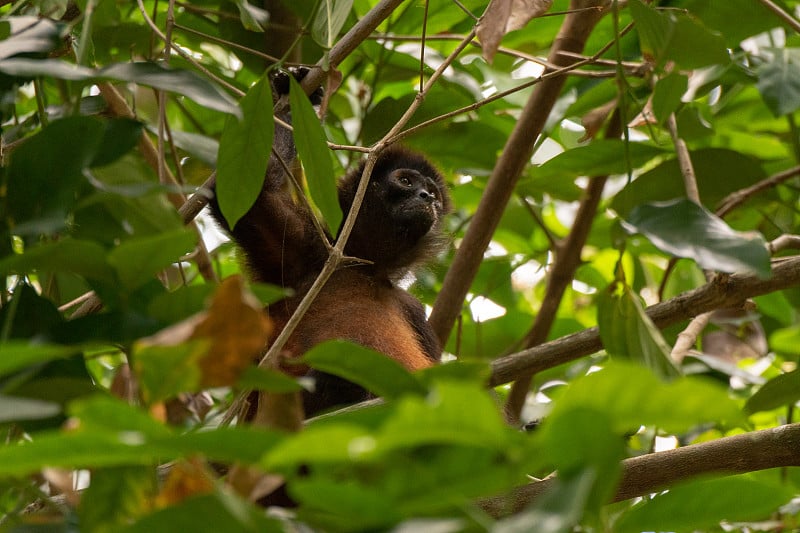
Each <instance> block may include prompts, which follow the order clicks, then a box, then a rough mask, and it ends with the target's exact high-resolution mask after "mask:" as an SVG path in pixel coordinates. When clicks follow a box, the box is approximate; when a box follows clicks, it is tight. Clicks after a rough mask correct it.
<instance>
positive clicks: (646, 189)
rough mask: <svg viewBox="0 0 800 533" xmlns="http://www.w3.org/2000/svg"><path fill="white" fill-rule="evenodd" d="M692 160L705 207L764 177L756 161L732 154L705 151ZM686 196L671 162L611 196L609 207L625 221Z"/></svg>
mask: <svg viewBox="0 0 800 533" xmlns="http://www.w3.org/2000/svg"><path fill="white" fill-rule="evenodd" d="M691 158H692V165H693V166H694V171H695V174H696V176H697V187H698V188H699V189H700V198H701V199H702V200H703V203H704V204H705V205H709V206H714V205H717V203H719V201H720V200H722V199H723V198H724V197H725V196H726V195H727V194H729V193H731V192H733V191H736V190H739V189H743V188H745V187H749V186H751V185H752V184H753V183H755V182H756V181H758V180H761V179H763V178H765V177H766V173H765V172H764V169H763V168H762V167H761V164H760V163H759V161H758V160H756V159H755V158H753V157H750V156H747V155H744V154H741V153H739V152H737V151H735V150H729V149H722V148H705V149H701V150H694V151H692V153H691ZM764 194H765V195H769V194H770V193H768V192H767V193H764ZM685 195H686V190H685V189H684V186H683V179H682V178H681V171H680V167H679V165H678V160H677V158H672V159H669V160H667V161H664V162H663V163H660V164H658V165H656V166H655V167H654V168H653V169H651V170H648V171H647V172H645V173H644V174H642V175H640V176H639V177H637V178H636V179H635V180H633V182H631V183H629V184H628V185H626V186H625V188H623V189H622V190H621V191H620V192H619V193H617V194H616V196H614V199H613V200H612V201H611V207H612V208H613V209H614V210H615V211H616V212H617V213H619V214H620V215H621V216H623V217H625V216H627V215H628V214H629V213H630V212H631V210H632V209H633V208H634V207H636V206H638V205H641V204H645V203H647V202H656V201H664V200H672V199H673V198H678V197H680V196H685Z"/></svg>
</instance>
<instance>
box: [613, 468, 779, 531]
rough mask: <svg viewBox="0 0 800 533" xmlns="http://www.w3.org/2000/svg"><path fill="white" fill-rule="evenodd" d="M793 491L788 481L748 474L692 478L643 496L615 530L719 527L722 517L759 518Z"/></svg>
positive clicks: (682, 529) (771, 510) (730, 518)
mask: <svg viewBox="0 0 800 533" xmlns="http://www.w3.org/2000/svg"><path fill="white" fill-rule="evenodd" d="M792 495H793V491H792V490H791V488H790V487H789V486H788V485H782V486H781V485H773V484H767V483H764V482H762V481H758V480H756V479H752V478H751V477H749V476H747V475H744V476H734V477H727V478H723V479H710V480H708V479H706V480H695V481H689V482H686V483H683V484H681V485H679V486H676V487H672V488H670V490H669V491H668V492H665V493H661V494H657V495H655V496H654V497H653V498H650V499H645V500H642V501H641V502H640V503H639V505H638V506H636V507H634V508H633V509H631V510H630V511H628V512H627V513H625V514H623V515H622V517H621V518H620V520H618V521H617V522H616V523H615V525H614V530H615V531H619V532H621V533H625V532H629V531H630V532H639V531H689V530H692V531H696V530H698V529H705V528H706V527H708V528H712V527H716V526H717V524H719V522H720V521H723V520H725V521H730V522H741V521H746V520H758V519H761V518H763V517H765V516H768V515H769V514H770V513H772V512H773V511H774V510H775V509H776V508H778V507H779V506H780V505H782V504H784V503H786V502H788V501H789V499H791V497H792Z"/></svg>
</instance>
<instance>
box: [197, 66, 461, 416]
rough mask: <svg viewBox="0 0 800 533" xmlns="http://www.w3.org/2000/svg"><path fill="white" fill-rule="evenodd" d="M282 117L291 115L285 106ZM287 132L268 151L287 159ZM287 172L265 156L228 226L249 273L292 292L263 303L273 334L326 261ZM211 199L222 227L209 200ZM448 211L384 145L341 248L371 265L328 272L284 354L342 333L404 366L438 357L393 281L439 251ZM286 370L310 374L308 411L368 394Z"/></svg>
mask: <svg viewBox="0 0 800 533" xmlns="http://www.w3.org/2000/svg"><path fill="white" fill-rule="evenodd" d="M284 76H285V75H284ZM284 81H287V80H285V79H283V80H282V79H281V78H280V77H278V78H276V79H273V88H274V89H275V92H276V93H280V92H281V91H282V90H285V87H288V83H283V82H284ZM276 96H277V95H276ZM312 102H314V96H313V95H312ZM283 118H284V120H290V119H291V117H290V115H289V114H288V113H286V114H284V115H283ZM288 133H289V132H288V131H287V130H285V129H284V128H278V131H276V135H275V150H276V151H277V152H278V153H279V154H280V155H281V156H282V157H283V158H284V159H285V160H286V162H287V163H291V162H293V160H294V159H295V157H296V152H295V148H294V142H293V140H292V138H291V135H287V134H288ZM363 169H364V163H362V164H361V165H359V167H358V168H356V169H355V170H353V171H351V172H349V173H348V174H347V175H346V176H345V177H344V178H343V179H342V180H341V182H340V183H339V204H340V205H341V207H342V211H343V212H344V213H345V215H346V214H347V213H348V211H349V209H350V207H351V205H352V203H353V199H354V196H355V193H356V189H357V187H358V183H359V180H360V178H361V174H362V172H363ZM284 174H285V173H284V170H283V166H282V165H280V164H279V163H278V161H277V159H276V158H275V157H274V155H273V156H271V157H270V163H269V165H268V169H267V175H266V178H265V181H264V188H263V191H262V193H261V195H260V196H259V198H258V199H257V200H256V202H255V204H254V205H253V207H252V208H251V209H250V210H249V211H248V213H247V214H246V215H245V216H244V217H243V218H242V219H241V220H240V221H239V222H238V223H237V224H236V227H235V228H233V231H230V230H229V232H230V233H231V234H232V236H233V238H234V240H235V241H236V242H237V243H238V245H239V247H240V248H241V250H242V251H243V252H244V259H245V263H246V265H247V268H248V270H249V271H250V274H251V276H252V278H253V279H254V280H256V281H260V282H266V283H272V284H275V285H280V286H283V287H288V288H291V289H293V290H294V292H295V294H294V295H293V296H291V297H289V298H286V299H284V300H282V301H280V302H277V303H275V304H272V305H270V306H269V307H268V308H267V312H268V313H269V314H270V317H271V318H272V320H273V321H274V322H275V325H276V326H277V327H276V333H275V334H276V335H277V332H278V331H280V330H281V329H282V328H283V327H284V326H285V324H286V321H287V320H288V319H289V317H290V316H291V314H292V313H293V312H294V310H295V309H296V308H297V305H298V304H299V302H300V300H301V299H302V297H303V295H305V293H306V292H307V291H308V289H309V288H310V286H311V284H312V283H313V281H314V279H315V278H316V277H317V275H318V274H319V272H320V270H321V268H322V266H323V264H324V263H325V260H326V259H327V250H326V247H325V244H324V243H323V242H322V240H321V238H320V236H319V234H318V233H317V232H316V231H315V229H314V226H313V224H312V219H311V216H310V214H309V213H308V212H307V210H306V209H304V208H303V207H301V206H299V205H298V204H296V203H295V202H294V201H293V198H292V195H291V194H290V193H289V192H288V191H287V190H286V187H285V181H286V180H285V177H284ZM211 206H212V212H213V213H214V216H215V217H216V218H217V220H218V221H219V222H220V224H222V225H223V226H224V227H226V229H227V226H226V224H225V222H224V219H223V218H222V215H221V213H220V212H219V208H218V206H217V204H216V202H215V201H212V202H211ZM449 209H450V200H449V198H448V195H447V190H446V187H445V182H444V179H443V178H442V176H441V175H440V174H439V172H438V171H437V170H436V169H435V168H434V167H433V166H432V165H431V164H430V163H429V162H428V161H427V160H426V159H425V158H424V157H423V156H421V155H419V154H417V153H415V152H411V151H409V150H406V149H404V148H399V147H393V148H389V149H387V150H385V151H384V152H383V153H382V154H381V155H380V157H379V159H378V161H377V164H376V165H375V167H374V169H373V172H372V176H371V179H370V183H369V185H368V189H367V193H366V196H365V198H364V202H363V204H362V206H361V210H360V212H359V215H358V219H357V221H356V224H355V226H354V229H353V232H352V234H351V235H350V238H349V239H348V242H347V245H346V247H345V254H346V255H349V256H353V257H358V258H361V259H366V260H368V261H370V262H371V264H368V265H366V264H365V265H358V266H350V267H346V268H343V269H340V270H338V271H337V272H335V273H334V274H333V275H332V276H331V278H330V279H329V280H328V282H327V283H326V284H325V287H324V288H323V289H322V291H321V292H320V294H319V296H318V297H317V299H316V300H315V302H314V304H313V306H312V308H311V309H310V310H309V312H308V313H307V314H306V315H305V317H304V318H303V320H302V321H301V322H300V324H299V326H298V328H297V329H296V330H295V332H294V333H293V334H292V336H291V338H290V339H289V342H288V343H287V345H286V347H285V348H284V355H285V356H287V357H290V358H292V357H298V356H300V355H302V354H303V353H305V352H306V351H308V350H309V349H310V348H311V347H313V346H314V345H316V344H318V343H320V342H323V341H325V340H330V339H346V340H350V341H353V342H356V343H359V344H361V345H364V346H367V347H369V348H373V349H375V350H377V351H379V352H382V353H384V354H386V355H387V356H389V357H392V358H393V359H395V360H397V361H398V362H400V363H401V364H403V365H404V366H405V367H406V368H408V369H410V370H416V369H419V368H424V367H427V366H430V365H431V364H433V363H434V362H436V361H438V360H439V357H440V352H441V348H440V346H439V343H438V340H437V339H436V336H435V335H434V333H433V331H432V330H431V328H430V326H429V325H428V323H427V321H426V319H425V312H424V309H423V307H422V304H420V302H419V301H417V300H416V299H415V298H414V297H412V296H411V295H410V294H408V293H407V292H405V291H403V290H402V289H400V288H399V287H397V285H396V282H397V281H398V280H400V279H401V278H403V277H404V276H405V275H406V274H408V273H409V272H410V271H411V270H412V269H413V268H414V267H415V266H417V265H419V264H420V263H423V262H424V261H426V260H428V259H430V257H431V255H432V254H433V253H434V252H435V251H436V250H437V249H439V247H440V246H441V244H442V242H443V241H442V238H441V233H440V223H441V218H442V216H443V215H444V214H445V213H447V212H448V211H449ZM286 370H287V371H288V372H291V373H293V374H296V375H301V374H308V375H310V376H313V377H315V378H316V381H317V387H316V392H315V393H307V394H306V395H305V397H304V407H305V409H306V415H307V416H311V415H313V414H315V413H318V412H320V411H321V410H324V409H329V408H331V407H333V406H337V405H342V404H350V403H355V402H358V401H361V400H365V399H367V398H368V397H369V395H368V393H367V392H366V391H364V390H363V389H361V388H360V387H357V386H355V385H353V384H352V383H348V382H346V381H344V380H342V379H340V378H336V377H334V376H330V375H328V374H324V373H321V372H317V371H314V370H309V369H307V368H299V367H298V366H297V365H287V368H286Z"/></svg>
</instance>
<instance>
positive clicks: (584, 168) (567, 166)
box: [533, 139, 663, 180]
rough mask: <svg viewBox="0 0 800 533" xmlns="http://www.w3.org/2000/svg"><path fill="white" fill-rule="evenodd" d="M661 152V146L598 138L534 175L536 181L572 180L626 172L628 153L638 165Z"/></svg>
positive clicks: (634, 165)
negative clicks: (580, 177)
mask: <svg viewBox="0 0 800 533" xmlns="http://www.w3.org/2000/svg"><path fill="white" fill-rule="evenodd" d="M662 153H663V151H662V150H661V149H660V148H657V147H655V146H650V145H648V144H644V143H628V146H627V147H626V146H625V144H624V142H623V141H617V140H608V139H607V140H597V141H594V142H592V143H590V144H587V145H586V146H577V147H575V148H573V149H572V150H567V151H566V152H564V153H562V154H559V155H557V156H555V157H554V158H552V159H550V160H548V161H547V162H546V163H544V164H543V165H542V166H540V167H539V168H537V169H536V170H535V171H534V173H533V176H534V177H535V178H536V179H537V180H543V179H557V178H561V179H566V178H569V179H570V180H572V179H573V178H575V177H576V176H605V175H609V174H627V173H628V166H627V165H628V162H627V161H626V158H625V155H626V154H630V164H631V165H632V167H633V168H636V167H639V166H641V165H643V164H644V163H646V162H647V161H649V160H651V159H653V158H654V157H656V156H658V155H660V154H662Z"/></svg>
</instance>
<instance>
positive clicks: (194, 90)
mask: <svg viewBox="0 0 800 533" xmlns="http://www.w3.org/2000/svg"><path fill="white" fill-rule="evenodd" d="M0 72H3V73H5V74H8V75H11V76H17V77H23V78H26V77H27V78H30V77H35V76H48V77H51V78H57V79H63V80H69V81H82V82H87V83H89V82H98V81H104V80H118V81H127V82H131V83H138V84H140V85H146V86H148V87H153V88H155V89H161V90H162V91H168V92H173V93H176V94H180V95H183V96H186V97H187V98H190V99H192V100H194V101H195V102H197V103H198V104H200V105H202V106H204V107H207V108H209V109H214V110H216V111H221V112H223V113H229V114H231V115H234V116H240V111H239V108H238V107H236V101H235V100H234V99H233V98H231V96H230V95H228V93H226V92H225V91H223V90H222V89H220V88H219V87H218V86H217V85H215V84H214V83H212V82H210V81H208V79H206V78H204V77H201V76H199V75H198V74H195V73H194V72H192V71H190V70H177V69H173V68H170V67H166V66H164V65H161V64H159V63H151V62H145V61H142V62H138V63H115V64H112V65H110V66H108V67H105V68H102V69H99V70H93V69H90V68H86V67H82V66H78V65H75V64H72V63H67V62H65V61H60V60H57V59H28V58H12V59H9V60H6V61H3V62H2V63H0Z"/></svg>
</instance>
